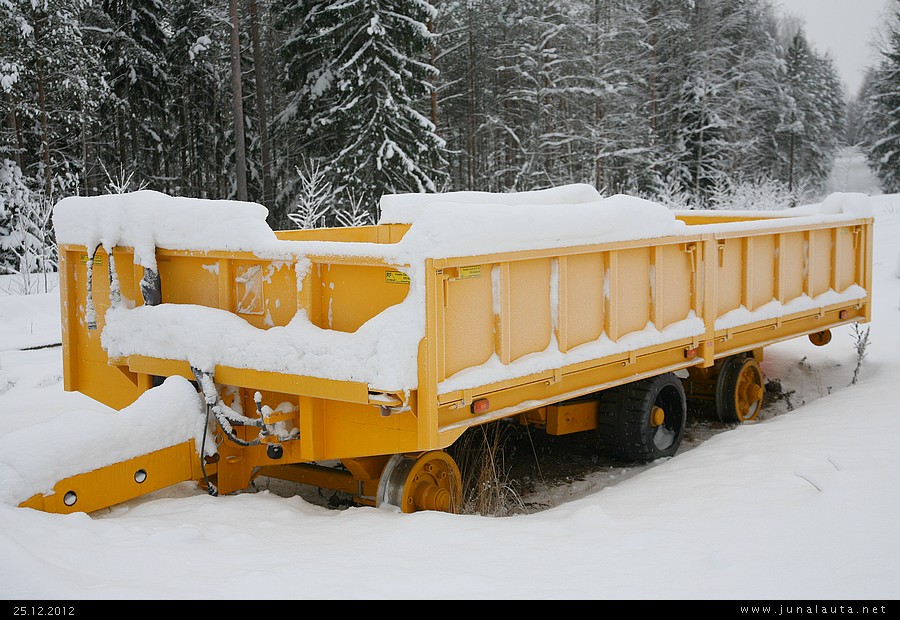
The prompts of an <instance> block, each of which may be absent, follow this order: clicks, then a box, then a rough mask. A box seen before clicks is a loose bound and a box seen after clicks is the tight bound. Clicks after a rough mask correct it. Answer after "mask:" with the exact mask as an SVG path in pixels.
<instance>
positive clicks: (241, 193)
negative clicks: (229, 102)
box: [230, 0, 247, 200]
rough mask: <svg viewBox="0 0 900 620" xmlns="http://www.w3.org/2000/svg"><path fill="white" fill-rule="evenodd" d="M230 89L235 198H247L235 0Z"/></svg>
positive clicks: (232, 2) (233, 2) (232, 5)
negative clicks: (232, 114) (232, 116)
mask: <svg viewBox="0 0 900 620" xmlns="http://www.w3.org/2000/svg"><path fill="white" fill-rule="evenodd" d="M230 13H231V91H232V99H233V103H234V168H235V169H234V172H235V176H236V177H237V199H238V200H247V150H246V147H245V145H244V95H243V91H242V89H241V32H240V20H239V19H238V3H237V0H230Z"/></svg>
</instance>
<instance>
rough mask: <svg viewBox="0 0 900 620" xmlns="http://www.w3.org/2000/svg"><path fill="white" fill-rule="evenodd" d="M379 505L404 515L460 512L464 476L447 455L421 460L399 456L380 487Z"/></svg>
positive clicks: (429, 454)
mask: <svg viewBox="0 0 900 620" xmlns="http://www.w3.org/2000/svg"><path fill="white" fill-rule="evenodd" d="M378 487H379V489H378V497H379V503H380V504H382V503H383V504H389V505H392V506H396V507H398V508H400V510H402V511H403V512H407V513H409V512H417V511H419V510H437V511H440V512H453V513H455V512H458V511H459V508H460V504H461V499H462V476H461V475H460V472H459V468H458V467H457V466H456V463H455V462H454V461H453V459H452V458H451V457H450V455H448V454H447V453H446V452H442V451H434V452H425V453H423V454H421V455H419V456H406V455H401V454H397V455H394V456H393V457H391V460H390V461H388V464H387V465H386V466H385V468H384V472H383V473H382V476H381V481H380V482H379V485H378Z"/></svg>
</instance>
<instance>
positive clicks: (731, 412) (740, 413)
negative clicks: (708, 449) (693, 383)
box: [716, 355, 766, 424]
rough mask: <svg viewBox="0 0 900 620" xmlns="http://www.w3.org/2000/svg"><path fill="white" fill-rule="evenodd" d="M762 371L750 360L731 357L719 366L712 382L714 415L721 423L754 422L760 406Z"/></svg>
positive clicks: (761, 398) (736, 356)
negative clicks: (714, 387) (717, 374)
mask: <svg viewBox="0 0 900 620" xmlns="http://www.w3.org/2000/svg"><path fill="white" fill-rule="evenodd" d="M765 392H766V390H765V387H764V380H763V374H762V369H760V367H759V362H757V361H756V359H754V358H753V357H746V356H743V355H735V356H732V357H730V358H728V359H727V360H725V363H724V364H723V365H722V369H721V370H720V371H719V378H718V381H717V382H716V413H718V415H719V419H720V420H721V421H722V422H723V423H725V424H742V423H744V422H750V421H753V420H756V419H757V418H758V417H759V412H760V411H761V410H762V406H763V396H765Z"/></svg>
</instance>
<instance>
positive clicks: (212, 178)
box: [166, 0, 230, 198]
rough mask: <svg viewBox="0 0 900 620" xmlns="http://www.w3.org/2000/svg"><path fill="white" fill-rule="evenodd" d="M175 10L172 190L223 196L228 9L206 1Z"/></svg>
mask: <svg viewBox="0 0 900 620" xmlns="http://www.w3.org/2000/svg"><path fill="white" fill-rule="evenodd" d="M169 6H170V11H171V17H172V34H171V37H170V39H169V45H168V46H167V49H166V65H167V67H168V69H169V77H170V83H169V89H170V93H171V94H172V97H171V98H170V100H169V101H168V104H167V107H166V110H167V112H166V113H167V115H168V116H169V118H171V119H175V120H176V122H175V123H174V124H175V125H176V127H177V130H175V131H174V135H173V136H172V137H171V140H172V144H173V149H172V151H171V152H170V153H168V154H167V160H166V163H167V164H168V167H169V169H170V170H171V171H172V174H173V177H174V178H175V179H176V181H175V184H174V186H173V187H172V190H173V191H174V192H176V193H178V194H179V195H184V196H194V197H198V198H223V197H225V196H226V195H227V190H226V180H227V178H228V177H227V174H225V173H224V171H223V168H222V165H223V162H225V160H226V159H227V155H226V152H225V142H226V140H225V138H224V129H225V128H226V127H227V126H228V121H227V119H228V116H229V114H230V112H229V110H230V107H229V105H230V91H229V87H228V86H227V84H226V80H227V79H228V75H227V72H226V71H225V70H224V66H226V64H227V61H226V60H225V59H227V57H228V34H229V30H228V24H227V20H226V19H225V17H224V13H223V11H224V8H222V7H218V8H214V7H211V6H209V3H208V2H205V1H203V0H176V1H175V2H172V3H170V4H169ZM173 129H174V128H173Z"/></svg>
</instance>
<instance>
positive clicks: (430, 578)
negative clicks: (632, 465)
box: [0, 195, 900, 604]
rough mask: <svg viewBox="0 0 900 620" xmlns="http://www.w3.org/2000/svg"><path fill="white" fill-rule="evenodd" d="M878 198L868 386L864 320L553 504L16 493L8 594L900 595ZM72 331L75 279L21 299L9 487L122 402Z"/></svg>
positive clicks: (0, 567)
mask: <svg viewBox="0 0 900 620" xmlns="http://www.w3.org/2000/svg"><path fill="white" fill-rule="evenodd" d="M872 203H873V205H874V209H875V215H876V224H875V258H874V269H875V271H874V283H873V288H874V313H873V321H872V323H871V344H870V345H869V347H868V349H867V356H866V358H865V360H864V362H863V366H862V370H861V373H860V378H859V382H858V383H857V384H855V385H850V381H851V378H852V376H853V371H854V369H855V367H856V360H857V355H856V350H855V348H854V344H855V338H854V334H853V331H852V329H851V328H849V327H847V328H842V329H840V330H837V331H836V333H835V335H834V338H833V340H832V342H831V343H830V344H829V345H828V346H826V347H822V348H817V347H814V346H813V345H811V344H810V343H809V342H808V341H807V340H806V339H797V340H796V341H792V342H788V343H783V344H780V345H776V346H773V347H770V348H769V349H767V351H766V359H765V361H764V362H763V371H764V372H765V374H766V376H767V378H768V379H769V380H778V381H780V382H781V385H782V389H783V392H784V393H785V394H787V395H789V396H788V397H787V398H786V399H784V400H782V401H781V402H780V403H778V404H776V405H775V406H774V407H773V408H772V411H770V412H769V413H768V415H766V416H765V417H764V418H763V420H762V421H760V422H759V423H756V424H749V425H744V426H742V427H739V428H735V429H733V430H728V431H726V432H721V433H718V434H715V435H714V436H712V437H710V438H708V439H706V440H705V441H703V442H702V443H699V442H698V445H691V446H686V449H684V450H682V451H681V452H680V453H679V454H677V455H676V456H675V457H674V458H672V459H669V460H666V461H664V462H658V463H655V464H653V465H651V466H649V467H646V468H644V469H642V470H641V471H639V472H637V473H636V474H634V475H630V476H622V477H621V479H620V480H619V481H618V482H617V483H616V484H608V482H607V481H608V478H609V476H608V475H606V474H597V478H593V477H591V476H588V477H586V478H585V480H582V481H578V482H577V483H573V484H572V485H570V486H569V487H555V488H553V489H548V490H547V491H546V496H545V497H543V498H540V497H537V498H531V499H532V500H535V502H536V503H540V502H543V503H545V504H547V505H549V506H551V507H550V508H549V509H546V510H542V511H540V512H536V513H533V514H528V515H521V516H513V517H504V518H495V517H480V516H471V515H449V514H443V513H425V512H423V513H416V514H412V515H403V514H399V513H396V512H392V511H388V510H379V509H374V508H348V509H345V510H332V509H329V508H327V507H323V506H320V505H317V504H315V503H311V502H310V501H307V500H305V499H303V498H302V497H299V496H298V497H282V496H280V495H277V494H275V493H272V492H269V491H265V490H264V491H261V492H258V493H244V494H239V495H234V496H227V497H210V496H209V495H206V494H205V493H203V492H201V491H200V490H199V489H197V488H196V486H195V485H192V484H182V485H177V486H175V487H172V488H170V489H165V490H163V491H160V492H157V493H155V494H153V495H151V496H147V497H144V498H141V499H138V500H134V501H132V502H128V503H126V504H123V505H120V506H117V507H114V508H112V509H109V510H104V511H101V512H99V513H95V514H93V515H90V516H88V515H85V514H82V513H76V514H72V515H52V514H45V513H41V512H36V511H32V510H27V509H19V508H16V507H15V506H13V505H11V504H9V503H4V504H0V596H2V597H3V598H4V599H47V598H52V599H57V600H60V599H219V600H222V599H229V598H238V599H245V598H249V597H253V598H257V597H259V598H264V599H334V600H344V599H348V598H351V599H360V600H362V599H372V600H381V601H389V600H394V599H432V598H444V599H744V600H746V599H757V600H758V599H781V600H786V599H790V600H800V599H806V600H809V599H816V600H819V601H826V600H845V599H848V600H857V601H859V603H860V604H862V603H863V602H864V601H865V602H868V603H869V604H871V602H872V601H873V600H886V599H896V598H898V596H900V553H898V551H900V529H898V528H897V527H896V523H897V520H898V518H900V493H898V492H897V489H898V488H900V451H898V450H897V447H896V446H895V445H894V440H895V439H896V438H897V437H900V416H898V415H897V412H898V407H897V403H896V395H895V393H894V392H893V389H894V387H895V386H896V384H897V381H898V379H900V354H898V352H900V278H898V276H900V274H898V260H900V195H890V196H875V197H873V199H872ZM7 284H8V283H7ZM10 288H11V287H10V286H8V285H7V286H6V287H4V286H2V285H0V290H10ZM58 338H59V310H58V301H57V298H56V296H55V294H54V293H53V292H51V293H49V294H46V295H33V296H27V297H22V296H15V295H2V294H0V421H2V422H3V424H2V426H0V429H2V430H0V497H5V496H6V492H7V491H8V490H9V489H8V488H7V489H4V488H2V485H4V484H8V481H10V480H12V477H10V476H8V474H10V473H11V472H13V473H18V474H19V476H20V478H19V479H22V478H25V479H33V478H39V477H40V475H41V474H42V473H43V469H46V468H49V467H51V466H52V462H53V456H54V452H55V451H59V452H60V453H61V452H63V451H64V450H66V447H67V446H66V438H64V437H62V438H61V437H54V436H47V435H46V432H45V431H46V429H48V428H56V427H57V425H55V424H53V421H54V419H55V418H60V419H62V417H63V416H65V417H70V416H85V417H90V416H87V414H85V411H88V412H90V411H94V412H99V413H106V414H109V415H112V412H111V411H109V410H108V409H106V408H105V407H104V406H102V405H100V404H98V403H96V402H94V401H92V400H91V399H89V398H87V397H85V396H83V395H81V394H77V393H67V392H64V391H63V390H62V382H61V376H62V368H61V359H60V348H59V347H52V346H51V347H46V346H45V345H48V344H52V343H53V342H57V341H58ZM28 347H40V348H34V349H31V350H23V349H27V348H28ZM12 439H15V441H16V442H17V443H26V444H30V445H32V446H33V451H32V453H31V454H30V456H29V458H27V459H26V458H23V457H22V454H23V452H22V451H21V450H15V451H13V450H11V449H9V448H7V450H6V453H5V454H4V446H9V445H10V443H9V442H10V441H11V440H12ZM98 439H99V438H98ZM100 444H102V441H101V442H100ZM103 449H107V450H113V449H115V447H114V446H112V445H106V446H104V445H98V446H97V450H103ZM11 455H15V457H16V459H18V460H15V461H11V460H10V456H11ZM4 468H5V469H4ZM4 472H5V473H4ZM4 476H7V477H4ZM600 477H603V480H602V481H601V479H600Z"/></svg>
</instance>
